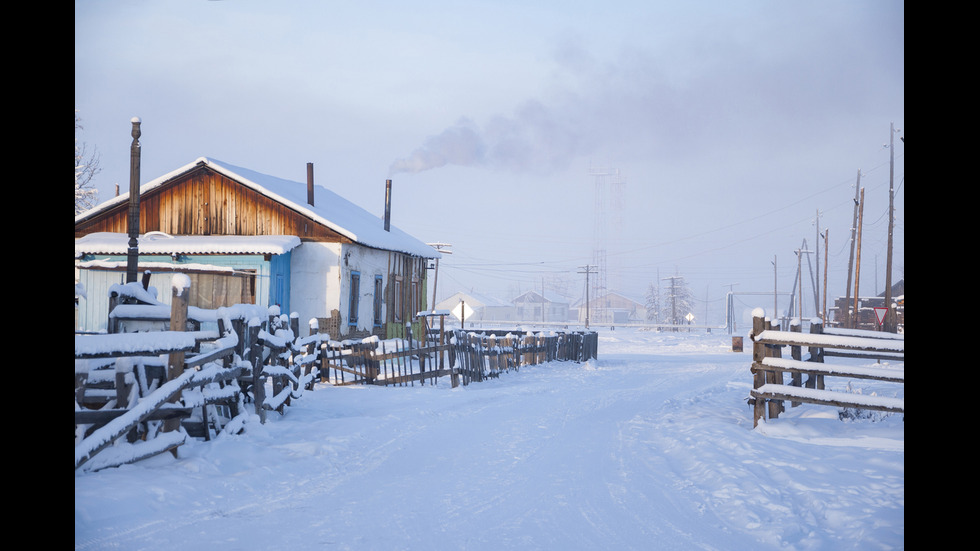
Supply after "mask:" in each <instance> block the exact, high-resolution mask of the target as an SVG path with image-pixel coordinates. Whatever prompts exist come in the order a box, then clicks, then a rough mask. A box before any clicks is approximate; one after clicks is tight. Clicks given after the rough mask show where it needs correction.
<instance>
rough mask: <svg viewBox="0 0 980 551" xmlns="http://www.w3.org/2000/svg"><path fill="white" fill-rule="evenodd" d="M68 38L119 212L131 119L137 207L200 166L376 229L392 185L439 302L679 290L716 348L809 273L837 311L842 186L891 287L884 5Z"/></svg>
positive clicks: (97, 28) (105, 15) (895, 9)
mask: <svg viewBox="0 0 980 551" xmlns="http://www.w3.org/2000/svg"><path fill="white" fill-rule="evenodd" d="M75 28H76V34H75V66H76V74H75V98H76V115H77V117H78V119H79V122H80V125H81V129H76V142H77V143H82V144H84V145H85V146H87V150H88V152H90V153H95V154H97V156H98V160H99V167H100V169H101V170H100V171H99V172H98V174H96V175H95V176H94V178H93V180H92V183H93V185H94V187H95V188H96V189H97V190H98V193H99V199H100V200H102V201H104V200H107V199H109V198H111V197H113V196H114V195H115V193H116V186H117V185H118V186H119V187H120V188H121V190H122V192H123V193H125V191H126V190H127V189H128V185H129V155H128V153H129V144H130V140H131V138H130V135H129V120H130V119H131V118H132V117H140V119H141V120H142V121H143V124H142V131H143V136H142V139H141V142H142V149H143V155H142V167H141V172H142V175H143V179H144V181H147V180H149V179H152V178H156V177H158V176H160V175H163V174H166V173H168V172H169V171H171V170H174V169H175V168H177V167H180V166H183V165H184V164H186V163H189V162H191V161H193V160H194V159H196V158H198V157H200V156H209V157H211V156H213V157H214V158H217V159H221V160H223V161H226V162H229V163H232V164H235V165H237V166H244V167H246V168H249V169H252V170H256V171H259V172H262V173H265V174H270V175H273V176H276V177H280V178H285V179H289V180H295V181H298V182H302V181H305V176H306V174H305V170H306V164H307V163H310V162H312V163H313V164H314V166H315V171H316V182H317V185H320V186H324V187H327V188H328V189H330V190H331V191H333V192H335V193H337V194H339V195H341V196H343V197H345V198H346V199H348V200H350V201H352V202H354V203H355V204H357V205H359V206H361V207H363V208H365V209H367V210H369V211H371V212H375V213H377V214H378V216H379V217H380V216H382V213H383V207H384V197H385V196H384V193H385V191H384V187H385V180H386V179H391V180H392V187H393V192H392V206H391V216H392V221H393V223H394V224H396V225H397V226H399V227H401V228H402V229H404V230H405V231H406V232H408V233H409V234H411V235H414V236H416V237H417V238H419V239H420V240H422V241H424V242H427V243H444V244H447V245H448V247H446V249H448V250H451V252H452V254H447V255H445V256H444V257H443V258H442V259H441V260H440V265H439V270H440V274H439V281H438V287H437V293H438V297H436V302H440V301H443V300H445V299H448V298H449V297H451V296H453V295H454V294H455V293H457V292H466V293H479V294H481V295H485V296H488V297H493V298H495V299H497V300H502V301H511V300H513V299H514V298H515V297H518V296H519V295H521V294H523V293H525V292H527V291H541V290H542V289H543V290H544V291H546V292H548V293H549V294H552V293H553V294H558V295H561V296H564V297H566V298H567V299H568V302H569V303H570V304H573V305H574V304H576V303H579V302H581V301H582V299H583V297H584V296H585V293H584V289H585V277H586V276H585V274H583V273H582V272H584V271H586V270H585V269H583V267H585V266H594V267H597V269H598V267H601V266H602V265H604V270H599V271H600V273H599V274H598V276H599V277H600V278H601V279H599V281H600V284H601V285H603V286H604V287H605V289H606V290H608V291H615V292H617V293H620V294H623V295H625V296H627V297H630V298H631V299H632V300H634V301H636V302H640V303H643V302H645V297H646V295H647V294H648V290H649V288H650V286H651V285H653V286H658V285H659V286H661V288H663V286H666V285H668V284H669V283H670V282H669V280H667V279H666V278H668V277H677V276H680V277H683V283H684V284H685V285H686V287H687V289H689V291H690V295H691V297H692V313H693V314H694V318H695V320H696V323H706V324H710V325H714V326H724V325H725V323H726V319H727V317H728V314H729V300H728V293H730V292H732V293H736V294H735V295H734V300H733V301H732V302H733V306H734V308H735V309H736V310H737V312H736V316H737V317H738V318H739V321H743V318H744V317H745V315H746V314H745V312H748V311H751V308H752V307H753V306H754V305H755V303H756V302H757V300H755V299H753V298H750V297H753V296H754V294H755V293H770V294H772V293H773V292H774V291H775V292H777V293H779V294H780V296H779V306H778V308H779V310H780V311H782V312H786V311H788V309H789V308H790V301H789V296H788V295H789V293H790V292H791V291H792V290H793V289H794V284H795V283H796V280H798V276H797V273H798V272H797V265H798V263H797V254H796V251H797V250H799V249H803V248H806V249H808V250H810V251H812V252H811V253H809V254H804V262H803V263H802V265H803V271H804V272H803V275H804V277H803V287H804V289H805V292H804V296H803V310H804V313H805V314H806V315H807V316H810V315H814V314H815V310H814V304H813V286H812V283H811V279H810V278H811V270H812V273H813V277H814V278H815V281H817V282H818V287H819V295H820V296H823V294H824V293H823V288H822V280H823V273H822V272H823V270H824V267H823V266H824V264H826V268H827V293H826V294H827V295H828V296H829V297H831V299H833V298H835V297H843V296H844V295H845V292H846V289H845V286H846V284H847V279H848V278H847V274H848V267H849V262H850V259H851V258H852V256H853V255H852V253H851V246H850V245H851V239H852V234H851V229H852V228H853V227H854V199H855V195H856V187H855V186H856V185H860V187H862V188H864V189H865V204H864V210H863V212H864V216H863V219H864V225H863V239H862V250H861V257H860V258H861V269H860V282H859V283H860V288H859V292H860V294H862V295H865V294H867V295H869V296H875V295H878V294H881V293H882V292H883V291H884V281H885V273H884V272H885V258H886V252H887V251H886V248H887V226H888V224H887V221H888V216H887V214H888V194H889V185H890V182H891V185H893V186H894V189H895V190H896V193H895V199H894V212H895V228H896V230H895V232H894V245H893V254H894V259H893V268H892V271H893V273H892V278H893V282H897V281H899V280H902V279H903V277H904V273H903V270H904V186H903V184H904V6H903V4H901V3H898V4H896V3H893V2H862V3H857V4H855V3H850V2H840V3H832V4H825V3H823V4H820V5H813V6H811V5H804V4H803V3H799V2H791V3H772V2H749V3H739V4H738V5H731V4H730V3H726V2H708V3H699V4H698V5H697V6H681V5H676V4H673V3H658V2H654V3H647V2H613V3H586V4H584V5H581V6H577V7H571V6H567V5H565V4H564V3H548V2H545V3H535V5H533V6H523V5H508V4H505V5H503V6H498V5H495V4H484V3H478V2H477V3H470V2H464V3H440V2H433V3H422V4H415V5H414V6H412V8H411V9H407V8H405V7H402V6H400V5H398V4H397V3H388V2H371V3H368V4H367V5H347V4H340V5H331V6H330V7H329V8H327V7H323V6H321V5H320V4H318V3H316V2H299V3H292V4H291V5H290V6H288V7H280V6H265V5H262V4H256V3H251V2H231V1H225V2H204V1H186V2H179V3H176V4H174V3H168V4H149V5H134V4H132V3H129V2H99V3H97V4H92V3H85V2H82V3H77V4H76V14H75ZM188 82H200V83H202V84H201V85H200V86H188V85H187V83H188ZM205 83H206V84H205ZM892 124H894V128H895V129H896V130H895V136H894V143H895V147H894V149H893V151H889V149H888V147H887V145H888V144H889V142H890V136H889V131H890V128H891V126H890V125H892ZM891 153H894V170H893V174H894V176H890V170H889V165H890V163H889V158H890V154H891ZM859 172H860V183H859V184H858V174H859ZM821 234H827V242H826V243H824V242H823V237H821V236H820V235H821ZM817 245H819V246H817ZM825 248H826V255H825V251H824V249H825ZM817 262H819V264H816V263H817ZM818 270H819V273H818ZM852 270H853V268H852ZM603 272H604V273H603ZM590 285H593V286H594V285H595V281H593V282H591V283H590ZM853 285H854V284H853V283H852V285H851V287H852V289H851V291H852V292H853ZM739 293H743V294H739ZM783 293H785V294H783ZM821 302H822V299H821ZM771 303H772V301H767V302H766V304H767V305H768V304H771ZM829 304H833V301H832V300H831V301H830V302H829ZM685 314H686V312H685Z"/></svg>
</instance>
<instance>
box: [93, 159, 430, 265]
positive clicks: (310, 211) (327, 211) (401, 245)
mask: <svg viewBox="0 0 980 551" xmlns="http://www.w3.org/2000/svg"><path fill="white" fill-rule="evenodd" d="M201 165H205V166H207V167H209V168H211V169H213V170H214V171H216V172H219V173H221V174H223V175H225V176H227V177H228V178H231V179H233V180H235V181H237V182H240V183H241V184H242V185H245V186H247V187H249V188H251V189H253V190H254V191H256V192H257V193H260V194H262V195H265V196H266V197H269V198H270V199H273V200H275V201H277V202H279V203H282V204H283V205H286V206H289V207H290V208H292V209H294V210H296V211H297V212H300V213H302V214H304V215H306V216H309V217H310V218H312V219H313V220H315V221H317V222H319V223H321V224H323V225H325V226H327V227H328V228H330V229H332V230H334V231H336V232H337V233H339V234H341V235H343V236H345V237H347V238H349V239H350V240H352V241H354V242H355V243H359V244H361V245H364V246H367V247H372V248H375V249H383V250H390V251H397V252H403V253H408V254H411V255H414V256H421V257H424V258H440V257H441V256H442V255H441V254H440V253H439V252H437V251H436V250H435V249H434V248H432V247H430V246H429V245H426V244H425V243H423V242H422V241H420V240H418V239H416V238H414V237H412V236H411V235H409V234H407V233H405V232H403V231H402V230H400V229H398V228H396V227H395V226H390V231H385V229H384V224H383V221H382V220H381V218H379V217H378V216H376V215H373V214H371V213H369V212H368V211H366V210H364V209H363V208H361V207H359V206H357V205H355V204H354V203H352V202H350V201H348V200H347V199H344V198H343V197H341V196H340V195H337V194H336V193H334V192H332V191H330V190H328V189H326V188H324V187H323V186H314V187H313V190H314V198H313V202H314V205H316V206H311V205H309V203H307V189H306V183H304V182H295V181H291V180H285V179H282V178H277V177H275V176H269V175H268V174H262V173H260V172H255V171H254V170H249V169H247V168H241V167H237V166H234V165H231V164H228V163H225V162H223V161H218V160H216V159H211V158H207V157H200V158H198V159H197V160H196V161H194V162H193V163H190V164H188V165H185V166H183V167H181V168H179V169H177V170H175V171H173V172H170V173H168V174H164V175H163V176H160V177H159V178H156V179H155V180H152V181H150V182H147V183H146V184H143V185H142V186H140V194H144V193H147V192H149V191H151V190H153V189H154V188H157V187H159V186H161V185H163V184H165V183H166V182H169V181H170V180H172V179H174V178H175V177H177V176H179V175H181V174H183V173H185V172H188V171H190V170H193V169H194V168H196V167H198V166H201ZM128 200H129V193H124V194H121V195H119V196H117V197H114V198H112V199H110V200H109V201H106V202H104V203H102V204H101V205H98V206H96V207H95V208H93V209H91V210H89V211H86V212H83V213H81V214H79V215H78V216H76V217H75V222H76V223H77V222H79V221H81V220H85V219H87V218H90V217H91V216H93V215H95V214H97V213H99V212H101V211H104V210H106V209H108V208H110V207H113V206H116V205H118V204H120V203H124V202H126V201H128ZM248 239H253V237H248ZM141 251H142V246H141Z"/></svg>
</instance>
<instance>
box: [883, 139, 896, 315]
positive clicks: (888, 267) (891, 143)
mask: <svg viewBox="0 0 980 551" xmlns="http://www.w3.org/2000/svg"><path fill="white" fill-rule="evenodd" d="M888 157H889V160H888V253H887V256H886V260H885V308H888V315H887V317H886V318H885V323H884V330H885V331H888V332H891V333H894V332H896V331H898V320H897V319H896V318H897V312H895V310H893V309H892V231H893V230H894V227H895V123H892V124H891V132H890V133H889V137H888Z"/></svg>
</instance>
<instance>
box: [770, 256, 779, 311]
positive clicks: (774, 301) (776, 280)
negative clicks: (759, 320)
mask: <svg viewBox="0 0 980 551" xmlns="http://www.w3.org/2000/svg"><path fill="white" fill-rule="evenodd" d="M778 283H779V272H778V271H777V270H776V255H773V256H772V315H771V316H769V318H770V319H772V320H777V319H779V299H778V298H777V297H778V296H779V294H778V293H777V292H776V287H777V285H778Z"/></svg>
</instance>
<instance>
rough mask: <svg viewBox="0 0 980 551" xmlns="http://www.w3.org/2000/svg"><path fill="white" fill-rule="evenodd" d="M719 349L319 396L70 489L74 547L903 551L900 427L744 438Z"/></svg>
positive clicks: (80, 478) (652, 341)
mask: <svg viewBox="0 0 980 551" xmlns="http://www.w3.org/2000/svg"><path fill="white" fill-rule="evenodd" d="M730 344H731V342H730V338H729V337H728V336H726V335H716V336H711V335H707V336H706V335H703V334H701V335H687V336H684V335H681V336H678V335H658V334H650V333H641V332H630V331H622V330H620V331H618V332H609V333H602V334H601V339H600V348H599V355H600V357H599V359H598V360H594V361H592V362H589V363H584V364H577V363H571V362H568V363H552V364H546V365H541V366H530V367H526V368H524V369H522V370H521V371H519V372H513V371H512V372H509V373H505V374H503V375H502V376H501V377H500V378H499V379H496V380H491V381H489V382H484V383H476V384H471V385H469V386H467V387H460V388H457V389H451V388H450V387H449V385H448V381H444V382H441V383H440V384H439V385H438V386H436V387H432V386H425V387H420V386H416V387H411V388H387V389H386V388H380V387H344V388H334V387H320V388H317V390H316V391H314V392H311V393H307V394H305V395H304V396H303V397H302V398H301V399H300V400H296V401H294V405H293V406H292V407H290V408H288V409H287V412H286V415H284V416H278V415H274V416H270V418H269V422H268V423H267V424H266V425H259V424H257V423H254V422H253V423H250V424H249V425H248V432H247V434H245V435H242V436H237V437H227V438H219V439H217V440H215V441H212V442H210V443H205V442H194V443H192V444H191V445H189V446H185V447H183V448H182V449H181V458H180V459H178V460H174V459H173V458H172V457H171V456H169V455H168V456H161V457H158V458H154V459H152V460H148V461H144V462H142V463H140V464H136V465H130V466H125V467H122V468H119V469H110V470H107V471H101V472H97V473H88V474H78V473H76V477H75V548H76V549H79V550H81V549H92V550H94V549H146V550H154V549H168V550H170V549H182V550H194V549H202V550H203V549H208V550H215V549H220V550H223V549H243V550H246V549H287V548H291V549H481V550H482V549H556V550H559V549H560V550H566V549H717V550H728V549H746V548H750V547H751V548H755V549H901V548H903V547H904V496H905V483H904V422H903V421H902V418H901V416H890V417H887V418H885V419H884V420H882V421H879V422H870V421H867V420H865V421H858V422H842V421H840V420H838V419H837V417H836V412H835V411H834V410H833V409H831V408H821V407H816V406H811V407H807V408H797V409H795V410H792V411H790V412H788V414H786V415H785V416H784V417H781V418H780V419H779V420H777V421H775V422H772V423H769V424H768V425H764V426H761V427H760V428H759V429H756V430H753V429H752V417H751V411H750V408H749V407H748V406H747V405H746V403H745V399H746V397H747V396H748V391H749V388H750V381H751V375H750V373H749V364H750V361H751V355H750V354H749V353H741V354H740V353H733V352H731V351H730ZM894 388H895V387H894V386H892V387H888V389H892V390H893V391H894ZM898 391H899V392H901V391H902V389H901V388H899V389H898ZM804 409H805V410H806V411H803V410H804Z"/></svg>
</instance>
